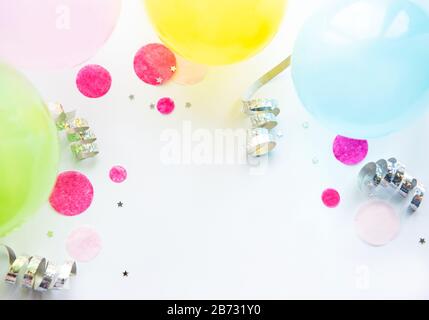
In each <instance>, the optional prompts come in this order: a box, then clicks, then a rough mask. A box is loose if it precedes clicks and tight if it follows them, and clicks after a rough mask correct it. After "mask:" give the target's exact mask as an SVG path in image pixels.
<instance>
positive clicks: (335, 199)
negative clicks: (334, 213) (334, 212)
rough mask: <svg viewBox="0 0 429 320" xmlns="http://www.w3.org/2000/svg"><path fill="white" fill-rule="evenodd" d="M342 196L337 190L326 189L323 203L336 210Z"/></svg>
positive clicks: (323, 194)
mask: <svg viewBox="0 0 429 320" xmlns="http://www.w3.org/2000/svg"><path fill="white" fill-rule="evenodd" d="M340 199H341V198H340V194H339V193H338V191H337V190H335V189H326V190H325V191H323V193H322V201H323V204H324V205H325V206H327V207H328V208H335V207H337V206H338V205H339V203H340Z"/></svg>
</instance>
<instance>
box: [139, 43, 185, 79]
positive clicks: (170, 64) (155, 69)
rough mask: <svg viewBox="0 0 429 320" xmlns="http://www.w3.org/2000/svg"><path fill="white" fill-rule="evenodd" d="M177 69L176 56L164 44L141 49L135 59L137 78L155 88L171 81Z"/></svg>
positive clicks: (153, 44) (150, 45) (155, 44)
mask: <svg viewBox="0 0 429 320" xmlns="http://www.w3.org/2000/svg"><path fill="white" fill-rule="evenodd" d="M176 68H177V67H176V56H175V55H174V53H173V52H171V50H170V49H168V48H167V47H166V46H164V45H162V44H158V43H152V44H148V45H146V46H144V47H143V48H141V49H140V50H139V51H138V52H137V53H136V55H135V57H134V71H135V72H136V74H137V76H138V77H139V78H140V79H141V80H143V81H144V82H146V83H148V84H151V85H154V86H159V85H161V84H164V83H165V82H167V81H168V80H170V79H171V77H172V76H173V75H174V73H175V71H176Z"/></svg>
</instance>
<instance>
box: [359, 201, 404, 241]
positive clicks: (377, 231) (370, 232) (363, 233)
mask: <svg viewBox="0 0 429 320" xmlns="http://www.w3.org/2000/svg"><path fill="white" fill-rule="evenodd" d="M400 227H401V222H400V219H399V215H398V213H397V212H396V211H395V209H394V208H393V207H392V206H391V205H390V204H388V203H386V202H384V201H379V200H377V201H369V202H367V203H365V204H364V205H363V206H362V207H360V208H359V210H358V213H357V214H356V217H355V229H356V233H357V235H358V236H359V238H360V239H362V240H363V241H365V242H366V243H368V244H369V245H372V246H383V245H386V244H388V243H389V242H391V241H392V240H393V239H395V238H396V236H397V235H398V233H399V230H400Z"/></svg>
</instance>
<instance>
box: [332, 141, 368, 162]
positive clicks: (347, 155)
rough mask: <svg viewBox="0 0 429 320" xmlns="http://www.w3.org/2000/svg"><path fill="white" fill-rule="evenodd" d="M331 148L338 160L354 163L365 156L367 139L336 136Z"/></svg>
mask: <svg viewBox="0 0 429 320" xmlns="http://www.w3.org/2000/svg"><path fill="white" fill-rule="evenodd" d="M332 149H333V152H334V155H335V158H337V160H338V161H340V162H341V163H344V164H346V165H355V164H358V163H359V162H361V161H362V160H363V159H365V157H366V156H367V154H368V141H366V140H356V139H350V138H346V137H343V136H337V137H336V138H335V140H334V144H333V148H332Z"/></svg>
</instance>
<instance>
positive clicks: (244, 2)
mask: <svg viewBox="0 0 429 320" xmlns="http://www.w3.org/2000/svg"><path fill="white" fill-rule="evenodd" d="M145 3H146V9H147V12H148V14H149V17H150V19H151V21H152V23H153V24H154V26H155V28H156V30H157V32H158V35H159V37H160V38H161V40H162V41H163V42H164V43H165V44H166V45H167V46H168V47H170V48H171V49H172V50H173V51H175V52H176V53H177V54H179V55H181V56H182V57H184V58H186V59H188V60H190V61H193V62H197V63H201V64H208V65H225V64H230V63H234V62H238V61H242V60H245V59H247V58H249V57H251V56H252V55H254V54H256V53H257V52H259V51H260V50H261V49H262V48H263V47H264V46H265V45H266V44H267V43H268V42H269V41H270V40H271V39H272V38H273V36H274V35H275V33H276V32H277V30H278V28H279V25H280V23H281V20H282V18H283V15H284V12H285V8H286V3H287V0H145Z"/></svg>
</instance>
